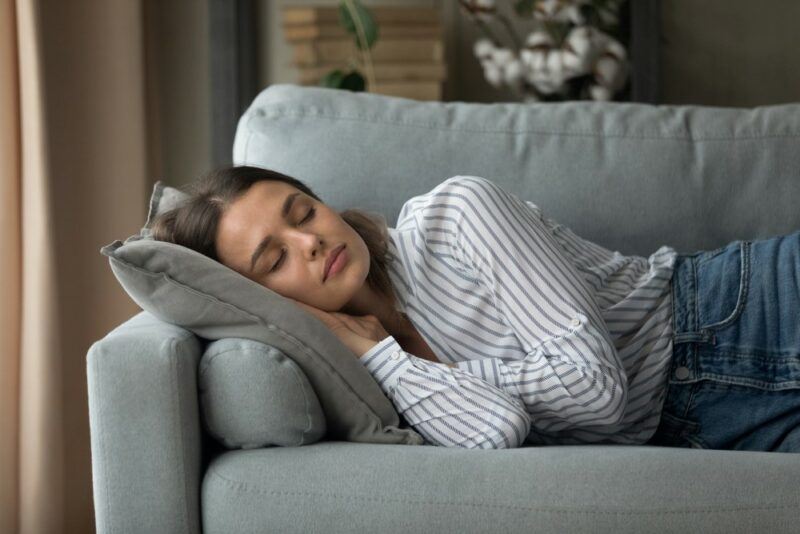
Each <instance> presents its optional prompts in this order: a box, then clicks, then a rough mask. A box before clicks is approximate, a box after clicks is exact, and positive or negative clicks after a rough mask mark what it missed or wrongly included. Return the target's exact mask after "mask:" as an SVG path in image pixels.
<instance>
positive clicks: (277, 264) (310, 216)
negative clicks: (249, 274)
mask: <svg viewBox="0 0 800 534" xmlns="http://www.w3.org/2000/svg"><path fill="white" fill-rule="evenodd" d="M315 213H317V210H316V208H311V209H310V210H308V214H307V215H306V216H305V217H303V220H302V221H300V224H303V223H305V222H307V221H309V220H311V219H313V218H314V214H315ZM284 256H286V250H285V249H281V256H280V257H279V258H278V261H276V262H275V265H273V266H272V269H270V270H269V271H267V274H269V273H272V272H275V271H277V270H278V268H279V267H280V266H281V263H282V262H283V258H284Z"/></svg>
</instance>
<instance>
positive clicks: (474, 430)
mask: <svg viewBox="0 0 800 534" xmlns="http://www.w3.org/2000/svg"><path fill="white" fill-rule="evenodd" d="M360 360H361V362H362V363H363V364H364V366H365V367H366V368H367V370H368V371H369V372H370V374H371V375H372V376H373V378H375V380H376V381H377V382H378V385H380V387H381V389H382V390H383V392H384V393H385V394H386V396H387V397H389V399H390V400H391V401H392V403H393V404H394V406H395V408H396V409H397V411H398V412H399V413H401V414H402V415H403V417H405V419H406V421H407V422H408V423H409V424H410V425H411V426H412V427H413V428H414V430H416V431H417V432H419V433H420V434H421V435H422V436H423V437H424V438H425V439H426V440H427V441H428V442H429V443H432V444H435V445H440V446H444V447H463V448H468V449H510V448H516V447H520V446H521V445H522V443H523V442H524V441H525V438H526V437H527V435H528V432H529V431H530V427H531V419H530V416H529V415H528V413H527V411H526V410H525V408H524V406H522V405H521V403H520V402H519V400H518V399H515V398H514V397H512V396H510V395H509V394H508V393H506V392H505V391H503V390H501V389H500V388H497V387H495V386H492V385H491V384H488V383H486V382H484V381H483V380H481V379H480V378H478V377H476V376H474V375H471V374H469V373H467V372H465V371H462V370H459V369H451V368H449V367H447V366H446V365H444V364H441V363H434V362H430V361H428V360H425V359H423V358H419V357H417V356H414V355H413V354H410V353H408V352H405V351H404V350H403V349H402V348H401V347H400V345H399V344H398V343H397V341H396V340H395V338H394V337H393V336H388V337H386V338H384V339H383V340H381V341H380V342H379V343H378V344H377V345H375V346H374V347H372V348H371V349H370V350H369V351H367V352H366V353H365V354H363V355H362V356H361V358H360Z"/></svg>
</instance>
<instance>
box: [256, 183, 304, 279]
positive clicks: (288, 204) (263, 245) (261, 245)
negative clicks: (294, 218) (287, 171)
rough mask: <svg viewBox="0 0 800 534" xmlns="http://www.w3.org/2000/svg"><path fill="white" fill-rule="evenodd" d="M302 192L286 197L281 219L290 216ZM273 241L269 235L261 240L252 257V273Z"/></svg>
mask: <svg viewBox="0 0 800 534" xmlns="http://www.w3.org/2000/svg"><path fill="white" fill-rule="evenodd" d="M299 194H300V192H299V191H298V192H295V193H292V194H290V195H289V196H288V197H286V200H284V201H283V207H282V208H281V217H283V218H284V219H285V218H286V216H287V215H289V210H291V209H292V204H294V199H295V198H296V197H297V195H299ZM271 240H272V236H271V235H268V236H267V237H265V238H264V239H262V240H261V243H259V244H258V246H257V247H256V249H255V250H254V251H253V255H252V256H251V257H250V272H251V273H252V272H253V269H254V268H255V266H256V261H258V258H259V256H261V253H262V252H264V250H265V249H266V248H267V247H268V246H269V242H270V241H271Z"/></svg>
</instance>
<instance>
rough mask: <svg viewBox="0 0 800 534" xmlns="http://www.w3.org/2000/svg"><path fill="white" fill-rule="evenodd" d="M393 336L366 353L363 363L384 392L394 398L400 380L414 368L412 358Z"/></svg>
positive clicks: (363, 356)
mask: <svg viewBox="0 0 800 534" xmlns="http://www.w3.org/2000/svg"><path fill="white" fill-rule="evenodd" d="M412 357H413V356H409V355H408V354H407V353H406V352H404V351H403V349H402V348H401V347H400V344H399V343H397V340H395V338H394V337H393V336H388V337H385V338H383V339H382V340H381V341H379V342H378V344H377V345H375V346H374V347H372V348H371V349H369V350H368V351H367V352H365V353H364V354H363V355H362V356H361V358H359V359H360V360H361V363H363V364H364V367H366V368H367V371H369V372H370V374H371V375H372V377H373V378H374V379H375V381H376V382H378V385H380V386H381V389H382V390H383V392H384V393H385V394H386V395H387V396H388V397H389V398H392V394H393V393H394V389H395V388H396V387H397V381H398V379H399V378H400V377H401V376H403V374H405V372H406V371H407V370H408V368H409V367H413V366H414V365H413V363H412V361H411V358H412Z"/></svg>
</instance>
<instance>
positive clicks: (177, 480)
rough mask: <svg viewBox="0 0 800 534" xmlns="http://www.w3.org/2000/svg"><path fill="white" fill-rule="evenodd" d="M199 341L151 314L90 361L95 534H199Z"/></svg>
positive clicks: (123, 328)
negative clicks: (116, 533)
mask: <svg viewBox="0 0 800 534" xmlns="http://www.w3.org/2000/svg"><path fill="white" fill-rule="evenodd" d="M200 356H201V343H200V340H199V339H198V338H197V337H196V336H195V335H194V334H192V333H190V332H188V331H187V330H184V329H182V328H179V327H176V326H174V325H170V324H168V323H165V322H162V321H159V320H158V319H157V318H155V317H154V316H152V315H150V314H149V313H147V312H141V313H139V314H138V315H135V316H134V317H132V318H131V319H129V320H128V321H126V322H125V323H122V324H121V325H120V326H118V327H117V328H116V329H114V330H113V331H111V332H110V333H109V334H108V335H107V336H106V337H104V338H103V339H101V340H99V341H97V342H95V343H94V344H93V345H92V346H91V348H90V349H89V351H88V354H87V374H88V386H89V390H88V395H89V423H90V431H91V450H92V481H93V492H94V507H95V518H96V526H97V532H170V533H198V534H199V533H200V532H201V529H200V480H201V478H200V477H201V424H200V413H199V408H198V395H197V367H198V362H199V360H200Z"/></svg>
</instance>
